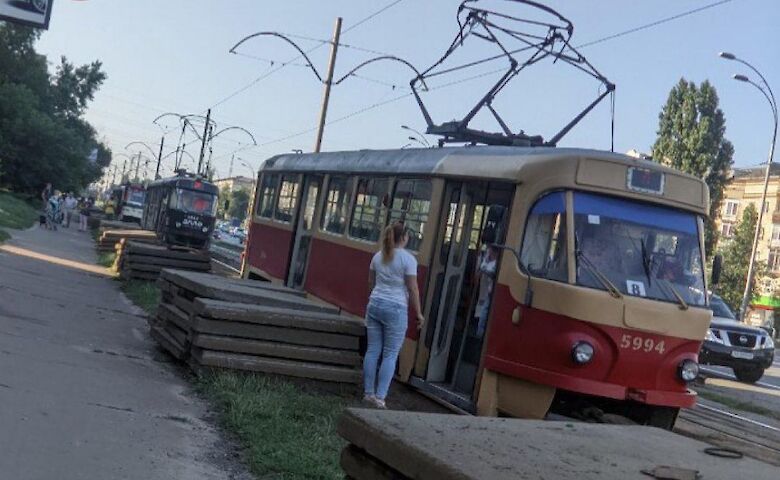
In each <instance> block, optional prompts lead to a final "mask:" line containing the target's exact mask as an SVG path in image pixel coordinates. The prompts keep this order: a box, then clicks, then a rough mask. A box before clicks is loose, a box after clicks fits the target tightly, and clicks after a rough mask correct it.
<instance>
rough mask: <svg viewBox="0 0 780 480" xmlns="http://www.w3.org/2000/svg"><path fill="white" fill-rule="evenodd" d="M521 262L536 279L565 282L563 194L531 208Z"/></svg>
mask: <svg viewBox="0 0 780 480" xmlns="http://www.w3.org/2000/svg"><path fill="white" fill-rule="evenodd" d="M520 260H521V261H522V262H523V264H525V266H526V267H527V268H528V270H529V271H530V272H531V273H532V274H534V275H536V276H539V277H542V278H549V279H550V280H557V281H561V282H565V281H567V280H568V266H567V258H566V197H565V194H564V192H552V193H548V194H547V195H545V196H543V197H541V198H540V199H539V200H538V201H537V202H536V203H535V204H534V206H533V208H532V209H531V212H530V213H529V215H528V221H527V222H526V227H525V235H524V237H523V248H522V252H521V254H520Z"/></svg>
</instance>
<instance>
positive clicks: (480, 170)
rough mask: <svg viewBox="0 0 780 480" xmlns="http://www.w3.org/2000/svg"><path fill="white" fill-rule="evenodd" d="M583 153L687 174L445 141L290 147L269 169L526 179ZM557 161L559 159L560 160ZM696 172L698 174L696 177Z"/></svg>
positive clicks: (569, 154) (566, 153)
mask: <svg viewBox="0 0 780 480" xmlns="http://www.w3.org/2000/svg"><path fill="white" fill-rule="evenodd" d="M581 158H590V159H597V160H608V161H612V162H615V163H621V164H624V165H628V166H641V167H645V168H652V169H656V170H661V171H665V172H668V173H674V174H677V175H681V176H687V175H686V174H684V173H681V172H679V171H677V170H674V169H671V168H668V167H665V166H663V165H660V164H658V163H655V162H652V161H648V160H643V159H639V158H635V157H630V156H628V155H623V154H618V153H612V152H606V151H603V150H592V149H584V148H557V147H503V146H476V147H444V148H416V149H412V148H409V149H403V150H400V149H394V150H355V151H343V152H321V153H303V154H297V153H288V154H282V155H276V156H274V157H271V158H270V159H268V160H266V162H265V164H264V165H263V167H262V170H265V171H279V172H308V173H330V172H345V173H371V174H385V175H443V176H461V177H477V178H492V179H516V180H521V179H522V176H523V170H524V169H525V168H526V167H528V166H530V165H536V166H541V165H543V164H549V166H550V167H555V166H559V165H560V164H561V163H564V164H565V163H571V164H572V166H574V167H576V164H577V161H578V160H579V159H581ZM556 164H557V165H556ZM691 178H694V177H691Z"/></svg>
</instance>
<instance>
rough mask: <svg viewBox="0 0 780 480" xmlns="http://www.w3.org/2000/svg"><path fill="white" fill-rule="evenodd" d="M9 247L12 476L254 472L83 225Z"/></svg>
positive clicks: (1, 321)
mask: <svg viewBox="0 0 780 480" xmlns="http://www.w3.org/2000/svg"><path fill="white" fill-rule="evenodd" d="M13 234H14V238H13V239H12V240H11V241H10V242H8V243H6V244H5V245H0V425H2V429H0V465H2V470H3V474H2V477H3V478H13V479H18V480H25V479H41V478H58V479H63V480H65V479H92V478H111V479H124V478H128V479H129V478H133V479H137V478H150V479H151V478H154V479H182V478H187V479H249V478H251V477H250V475H249V474H248V473H246V471H245V469H244V468H243V467H242V466H241V465H238V464H237V462H236V461H235V459H234V457H233V456H232V455H231V454H229V453H228V452H227V451H226V450H225V444H226V442H225V441H224V440H223V439H221V438H220V435H219V432H218V431H217V430H216V428H215V427H214V426H213V425H212V424H211V423H210V422H209V421H207V420H206V418H207V417H208V415H209V412H208V410H207V406H206V404H205V403H204V402H203V401H201V400H200V399H198V398H196V397H195V396H194V395H193V394H192V392H191V391H190V387H189V385H188V384H187V382H186V381H185V380H184V379H183V378H182V377H181V376H180V375H179V374H178V373H177V372H176V370H175V368H174V367H173V366H172V365H170V364H169V363H168V360H167V358H166V357H165V356H164V355H162V354H161V353H160V352H159V351H158V350H157V349H156V347H155V346H154V343H153V342H152V340H151V339H150V338H149V336H148V334H147V326H146V320H145V318H144V317H143V315H142V313H141V312H140V311H138V310H137V309H135V307H132V306H131V305H130V304H129V302H127V301H126V299H125V298H124V297H123V296H122V295H121V293H120V291H119V284H118V283H117V282H115V281H113V280H112V279H111V278H110V277H109V276H108V275H107V274H106V271H105V270H104V269H102V268H100V267H97V266H96V265H95V264H94V262H95V253H94V249H93V245H92V242H91V239H90V237H89V236H88V235H87V234H86V233H79V232H77V231H76V230H75V229H74V228H72V229H70V230H65V229H62V230H60V231H58V232H49V231H44V230H40V229H38V228H34V229H31V230H28V231H23V232H14V233H13Z"/></svg>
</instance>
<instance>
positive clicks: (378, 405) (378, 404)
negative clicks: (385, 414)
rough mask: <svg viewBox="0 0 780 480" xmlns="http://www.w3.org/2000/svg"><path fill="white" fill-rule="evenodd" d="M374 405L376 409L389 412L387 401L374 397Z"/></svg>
mask: <svg viewBox="0 0 780 480" xmlns="http://www.w3.org/2000/svg"><path fill="white" fill-rule="evenodd" d="M374 405H375V406H376V408H379V409H381V410H387V405H385V401H384V400H381V399H379V398H376V397H374Z"/></svg>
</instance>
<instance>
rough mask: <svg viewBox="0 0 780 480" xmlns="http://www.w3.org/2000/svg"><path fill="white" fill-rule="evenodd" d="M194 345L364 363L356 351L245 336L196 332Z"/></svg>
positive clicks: (287, 356)
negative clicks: (251, 338)
mask: <svg viewBox="0 0 780 480" xmlns="http://www.w3.org/2000/svg"><path fill="white" fill-rule="evenodd" d="M192 345H195V346H198V347H201V348H202V349H204V350H219V351H223V352H231V353H245V354H248V355H257V356H261V357H277V358H288V359H292V360H306V361H310V362H316V363H332V364H337V365H346V366H351V367H358V366H360V365H361V364H362V359H361V358H360V355H359V354H358V352H356V351H345V350H335V349H332V348H321V347H309V346H301V345H290V344H286V343H278V342H265V341H261V340H247V339H243V338H232V337H220V336H216V335H207V334H195V336H194V337H193V338H192Z"/></svg>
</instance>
